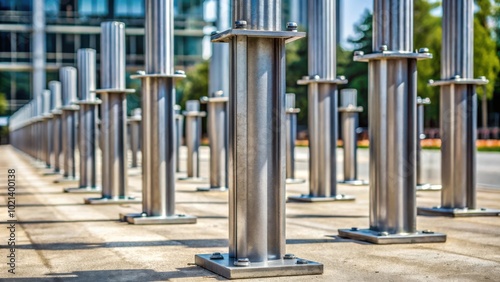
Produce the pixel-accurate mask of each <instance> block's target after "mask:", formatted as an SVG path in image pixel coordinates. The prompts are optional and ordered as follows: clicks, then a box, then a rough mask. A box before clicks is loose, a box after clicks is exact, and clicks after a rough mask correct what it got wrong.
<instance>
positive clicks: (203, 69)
mask: <svg viewBox="0 0 500 282" xmlns="http://www.w3.org/2000/svg"><path fill="white" fill-rule="evenodd" d="M208 71H209V62H208V61H203V62H202V63H200V64H197V65H195V66H194V67H192V68H190V69H188V70H187V72H186V78H185V79H180V80H179V81H178V82H177V92H178V94H177V95H178V97H181V98H180V101H179V105H181V106H182V107H184V105H185V104H186V102H187V101H188V100H199V99H200V98H201V97H203V96H207V95H208ZM228 79H229V78H228Z"/></svg>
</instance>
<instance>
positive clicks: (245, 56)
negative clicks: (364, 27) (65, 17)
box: [10, 0, 500, 278]
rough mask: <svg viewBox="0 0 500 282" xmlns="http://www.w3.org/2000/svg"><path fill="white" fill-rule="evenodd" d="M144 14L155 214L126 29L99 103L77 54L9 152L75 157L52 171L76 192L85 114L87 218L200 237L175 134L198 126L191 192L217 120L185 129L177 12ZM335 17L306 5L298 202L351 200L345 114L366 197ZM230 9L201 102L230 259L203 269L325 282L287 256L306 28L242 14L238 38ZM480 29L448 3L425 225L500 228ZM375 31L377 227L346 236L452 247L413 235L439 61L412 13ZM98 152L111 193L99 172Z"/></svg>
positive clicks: (118, 27) (468, 1) (24, 114)
mask: <svg viewBox="0 0 500 282" xmlns="http://www.w3.org/2000/svg"><path fill="white" fill-rule="evenodd" d="M145 3H146V17H145V40H146V54H145V55H146V56H145V57H146V65H145V71H142V72H139V73H137V74H136V75H133V76H132V78H133V79H140V80H141V83H142V117H141V127H140V131H141V133H140V136H142V139H141V140H140V142H139V140H137V139H135V140H134V141H131V144H134V145H133V146H135V147H136V148H137V146H136V145H135V144H138V143H140V144H141V145H140V150H141V152H142V154H141V155H142V160H141V162H142V199H136V198H134V197H131V196H129V195H128V193H127V190H126V188H127V167H128V165H127V158H126V152H127V143H126V136H127V116H126V99H125V98H126V95H127V93H131V92H133V90H130V89H127V88H126V87H125V33H124V31H125V25H124V24H123V23H119V22H106V23H103V24H102V25H101V40H102V42H101V47H102V50H101V82H102V83H101V89H96V86H95V51H94V50H90V49H84V50H79V52H78V66H77V67H78V74H77V71H76V69H75V68H72V67H63V68H61V72H60V80H61V82H55V81H54V82H50V83H49V89H50V92H48V91H45V92H44V93H43V95H42V97H43V98H42V99H35V100H34V101H32V102H31V103H29V104H28V105H27V106H25V107H23V108H22V109H20V110H19V111H18V112H16V113H15V114H14V115H13V116H12V118H11V125H10V126H11V134H12V136H11V137H12V140H13V144H14V146H16V147H17V148H18V149H20V150H21V151H24V152H27V153H28V154H30V155H31V156H33V157H35V158H36V159H39V160H43V161H44V162H45V163H49V162H50V160H49V159H51V157H50V155H51V153H48V152H54V153H53V154H54V155H56V156H59V154H63V155H64V157H63V160H64V165H63V167H62V168H61V164H60V163H59V161H58V160H59V158H58V157H55V158H53V157H52V159H55V162H54V163H53V165H54V168H53V169H54V172H60V171H63V172H64V174H63V178H62V179H61V181H63V180H74V179H75V178H76V173H75V157H74V151H75V144H76V140H77V138H76V137H75V136H76V131H75V129H76V125H75V120H76V119H75V113H76V112H78V113H79V115H78V116H79V119H78V120H79V123H80V124H79V129H80V132H79V138H78V141H79V150H80V161H81V164H80V170H81V177H80V187H78V188H77V189H72V190H68V191H73V190H77V191H85V192H89V191H96V192H99V193H101V197H98V198H88V199H86V200H85V202H86V203H87V204H103V203H131V202H132V203H133V202H141V203H142V209H141V211H139V212H138V213H136V214H122V215H120V218H121V220H123V221H127V222H129V223H132V224H160V223H161V224H183V223H195V222H196V217H194V216H190V215H185V214H177V213H176V212H175V187H176V181H175V173H176V171H179V163H178V159H179V158H177V157H176V155H178V154H179V152H178V144H179V142H180V141H179V138H180V134H179V131H180V130H181V128H182V126H178V125H180V124H182V123H185V124H186V126H185V128H186V136H187V138H186V139H187V140H186V142H187V147H188V170H187V178H188V179H191V180H193V179H196V178H199V176H200V175H199V164H198V162H199V151H198V147H199V136H200V128H201V127H200V119H201V118H202V117H203V116H205V113H204V112H201V111H200V103H199V101H190V102H189V103H188V104H187V105H186V112H185V113H184V115H181V113H180V110H179V108H177V107H176V105H175V89H174V82H175V80H176V79H182V78H184V77H185V75H184V73H183V72H179V71H174V56H173V46H174V45H173V38H174V37H173V31H174V24H173V1H172V0H151V1H146V2H145ZM335 3H336V1H329V0H311V1H309V2H308V13H309V24H308V28H309V29H308V46H309V58H308V59H309V60H308V61H309V66H308V75H306V76H304V77H303V78H302V79H301V80H299V81H298V83H299V84H302V85H307V86H308V107H309V108H308V111H309V154H310V159H309V193H308V194H305V195H301V196H296V197H290V200H296V201H305V202H317V201H337V200H353V199H354V198H353V197H352V196H348V195H342V194H339V193H338V192H337V181H336V163H335V162H336V150H335V148H336V142H337V124H338V117H337V114H338V112H340V113H341V122H342V125H343V126H342V128H343V139H344V140H343V141H344V154H345V155H344V159H345V161H344V178H345V179H344V182H345V183H350V184H363V181H361V180H359V179H358V178H357V173H356V132H355V130H356V127H357V125H356V123H357V114H358V113H359V112H360V111H362V109H361V108H360V107H357V105H356V99H357V98H356V93H355V92H354V91H352V90H344V91H343V92H342V93H341V104H340V105H341V107H340V108H338V106H337V103H338V101H337V99H338V98H337V97H338V90H337V88H338V85H341V84H346V83H347V79H346V78H345V77H343V76H337V74H336V53H335V52H336V47H337V46H336V34H335V24H336V21H335V15H336V9H337V7H336V4H335ZM229 7H231V5H230V4H229V0H219V9H218V16H219V23H218V26H217V28H218V29H219V30H223V31H221V32H217V33H214V34H213V35H212V41H213V42H215V43H226V44H214V49H213V50H214V52H213V58H212V61H211V66H210V68H211V70H212V71H211V72H210V73H211V76H210V93H209V95H208V96H207V97H204V98H203V99H202V100H201V102H202V103H206V104H207V109H208V118H209V122H208V124H209V127H208V131H209V139H210V145H211V153H210V154H211V159H210V167H211V177H210V187H207V188H202V190H226V189H227V190H228V194H229V251H228V253H213V254H199V255H196V256H195V262H196V264H197V265H200V266H202V267H204V268H207V269H209V270H210V271H213V272H215V273H218V274H220V275H222V276H224V277H227V278H245V277H265V276H284V275H304V274H320V273H322V272H323V265H322V264H321V263H318V262H314V261H310V260H307V259H303V258H299V257H297V256H295V255H293V254H289V253H287V252H286V245H285V238H286V236H285V189H284V188H285V182H286V181H287V179H288V180H289V181H290V182H297V181H300V180H297V178H296V177H295V175H294V168H293V166H294V164H293V161H292V162H290V161H288V162H287V155H288V160H293V152H294V150H293V147H294V143H295V142H294V141H293V140H294V139H295V135H296V114H297V112H298V109H296V108H295V103H294V97H293V96H292V95H288V96H287V95H286V94H285V72H286V70H285V45H286V44H287V43H289V42H292V41H294V40H298V39H301V38H303V37H305V36H306V34H305V33H303V32H298V31H297V25H296V24H295V23H288V24H287V26H286V27H285V28H282V26H281V8H282V7H281V1H280V0H251V1H250V0H235V1H234V3H233V5H232V7H233V10H232V14H233V21H232V22H233V24H231V23H230V20H229V17H228V15H229V11H228V9H229ZM472 19H473V2H472V0H459V1H452V0H444V1H443V50H442V53H443V56H442V58H443V62H442V66H443V71H442V77H441V80H440V81H432V82H431V83H430V84H431V85H432V86H440V87H441V103H440V104H441V108H440V110H441V131H442V134H441V135H442V149H441V154H442V193H441V195H442V197H441V198H442V199H441V206H440V207H434V208H419V209H418V214H442V215H452V216H473V215H498V214H499V213H500V212H499V211H495V210H490V209H480V208H477V204H476V197H475V194H476V191H475V188H476V179H475V175H476V167H475V136H476V135H475V130H476V115H477V113H476V112H477V110H476V107H477V106H476V94H475V86H476V85H481V84H485V83H487V82H488V81H487V80H486V79H484V78H480V79H473V78H472V75H473V74H472V66H473V61H472V54H473V52H472V39H473V21H472ZM373 25H374V29H373V30H374V31H373V33H374V34H373V39H374V40H373V53H371V54H364V53H362V52H356V53H355V57H354V59H355V60H356V61H360V62H367V63H368V68H369V85H370V87H369V95H368V96H369V102H368V106H369V119H370V128H369V136H370V137H369V138H370V149H369V155H370V163H369V166H370V173H369V183H370V193H369V194H370V196H369V197H370V208H369V214H370V216H369V227H368V228H365V229H363V228H357V227H352V228H349V229H339V235H340V236H341V237H347V238H353V239H357V240H364V241H369V242H373V243H379V244H391V243H428V242H444V241H445V240H446V235H445V234H442V233H438V232H434V231H430V230H418V229H417V224H416V215H417V207H416V195H415V192H416V190H417V184H418V185H420V186H425V183H422V182H423V181H422V173H421V169H420V168H419V167H418V166H417V161H418V160H419V159H420V157H419V156H420V151H421V147H420V145H418V144H419V143H420V142H419V140H420V138H421V137H423V136H422V135H423V132H422V131H423V130H422V129H423V115H422V114H420V115H418V112H422V111H423V107H424V106H425V105H426V104H428V103H429V102H430V101H428V100H426V99H417V95H416V83H417V79H416V78H417V67H416V66H417V61H418V60H424V59H431V58H432V55H431V54H430V53H429V50H428V49H426V48H421V49H419V50H417V51H415V50H414V49H413V1H412V0H374V15H373ZM457 34H459V35H460V36H458V35H457ZM452 47H453V48H452ZM77 77H78V93H79V99H77V96H76V93H77V90H76V89H77V83H76V82H77ZM224 78H229V83H224V82H225V81H227V80H226V79H224ZM96 94H99V95H100V100H99V99H97V98H96ZM59 97H60V98H59ZM48 105H50V106H48ZM98 107H100V116H101V119H100V120H101V122H100V131H99V132H100V133H99V136H100V137H99V141H97V137H96V136H97V131H98V127H97V126H98V125H97V124H98V122H97V108H98ZM137 120H138V117H135V118H134V117H132V118H131V119H130V120H129V123H130V126H131V130H132V131H134V130H135V131H137V132H139V129H137V128H136V129H132V124H134V123H135V122H136V121H137ZM417 125H418V126H417ZM226 128H227V130H226ZM133 135H134V136H135V134H133ZM61 136H62V138H61ZM134 138H135V137H134ZM40 140H41V141H42V142H39V141H40ZM98 142H99V145H100V148H101V151H102V156H101V168H102V172H101V177H102V180H101V185H102V186H101V187H100V188H99V187H97V185H96V171H95V168H96V165H95V162H96V161H95V160H96V158H97V157H96V144H97V143H98ZM50 146H53V147H52V148H50V149H46V148H49V147H50ZM42 152H45V154H42ZM136 161H137V160H136ZM136 161H134V160H133V164H134V163H136ZM51 164H52V163H51ZM226 167H227V173H226V169H225V168H226ZM214 171H217V172H218V173H214Z"/></svg>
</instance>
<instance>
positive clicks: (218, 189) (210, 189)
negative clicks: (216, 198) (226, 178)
mask: <svg viewBox="0 0 500 282" xmlns="http://www.w3.org/2000/svg"><path fill="white" fill-rule="evenodd" d="M227 190H229V188H227V187H223V186H220V187H217V186H216V187H198V188H196V191H199V192H225V191H227Z"/></svg>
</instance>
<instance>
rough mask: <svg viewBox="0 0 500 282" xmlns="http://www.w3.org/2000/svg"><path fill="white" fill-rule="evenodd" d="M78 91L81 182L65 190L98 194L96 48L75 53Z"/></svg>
mask: <svg viewBox="0 0 500 282" xmlns="http://www.w3.org/2000/svg"><path fill="white" fill-rule="evenodd" d="M77 56H78V93H79V97H80V100H79V101H77V102H75V104H77V105H79V106H80V110H79V112H78V114H79V115H78V116H79V126H78V130H79V134H78V142H79V146H78V147H79V152H80V183H79V187H77V188H66V189H64V191H65V192H71V193H74V192H83V193H100V191H101V189H100V187H98V186H97V168H96V165H97V164H96V146H97V135H96V133H97V106H98V105H99V104H100V103H101V101H100V100H97V99H96V97H95V93H94V91H95V90H96V85H95V84H96V82H95V81H96V77H95V76H96V51H95V50H94V49H79V50H78V53H77Z"/></svg>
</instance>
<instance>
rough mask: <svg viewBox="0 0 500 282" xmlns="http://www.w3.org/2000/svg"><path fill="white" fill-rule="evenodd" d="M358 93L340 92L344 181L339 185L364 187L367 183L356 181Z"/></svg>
mask: <svg viewBox="0 0 500 282" xmlns="http://www.w3.org/2000/svg"><path fill="white" fill-rule="evenodd" d="M357 96H358V91H357V90H356V89H343V90H342V91H340V105H341V106H340V108H339V112H340V122H341V124H342V143H343V147H344V150H343V151H344V181H341V182H340V183H344V184H350V185H366V184H368V183H367V181H363V180H359V179H358V167H357V166H358V160H357V150H358V138H357V133H356V129H357V128H358V115H359V114H358V113H360V112H362V111H363V107H358V106H357V103H358V102H357Z"/></svg>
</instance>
